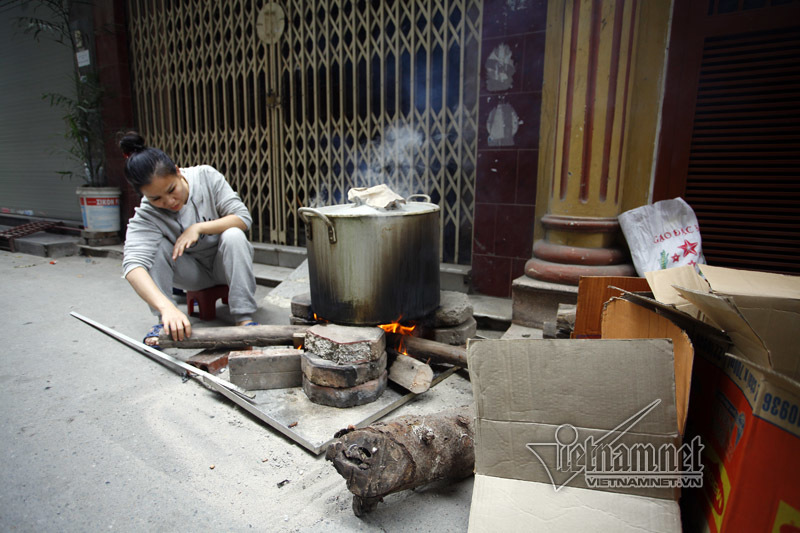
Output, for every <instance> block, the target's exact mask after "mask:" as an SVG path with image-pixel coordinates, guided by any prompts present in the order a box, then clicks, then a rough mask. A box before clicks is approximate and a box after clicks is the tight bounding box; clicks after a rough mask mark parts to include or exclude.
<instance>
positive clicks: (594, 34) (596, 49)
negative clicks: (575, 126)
mask: <svg viewBox="0 0 800 533" xmlns="http://www.w3.org/2000/svg"><path fill="white" fill-rule="evenodd" d="M602 7H603V2H602V0H594V1H593V2H592V20H591V25H592V30H591V33H590V35H589V71H588V73H587V76H586V103H585V105H584V120H583V157H582V159H583V161H582V167H581V188H580V195H579V198H580V199H581V202H585V201H587V200H588V199H589V177H590V176H589V173H590V169H591V164H592V137H593V134H594V111H595V109H594V108H595V105H594V104H595V99H596V97H597V56H598V55H599V53H600V23H601V22H602V12H601V9H602Z"/></svg>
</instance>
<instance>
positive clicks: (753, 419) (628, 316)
mask: <svg viewBox="0 0 800 533" xmlns="http://www.w3.org/2000/svg"><path fill="white" fill-rule="evenodd" d="M674 270H675V271H676V272H674V273H673V272H670V270H666V271H661V272H658V273H654V274H655V276H654V278H655V279H656V281H655V283H654V287H653V289H654V294H656V296H657V297H658V296H659V294H660V295H661V298H662V299H664V300H666V301H669V302H672V303H678V304H679V305H682V307H683V308H684V309H687V307H686V306H685V305H683V304H680V302H679V300H677V299H676V297H675V295H676V294H680V295H683V296H684V297H685V298H686V300H687V301H688V302H689V303H690V304H691V305H692V306H693V310H692V308H688V309H689V311H690V312H691V313H692V314H693V315H695V316H700V317H702V318H703V322H701V321H700V320H697V319H693V318H690V317H689V316H688V315H685V314H683V313H680V312H678V311H675V310H674V309H673V308H672V307H670V306H669V305H666V304H663V303H659V302H654V301H652V300H648V299H647V298H642V297H641V296H637V295H633V294H626V295H625V296H624V298H625V299H626V300H629V301H630V302H635V303H636V304H637V305H640V306H643V307H647V308H649V309H651V310H654V311H656V312H658V313H660V314H663V315H666V316H669V317H670V319H671V320H672V321H674V322H675V323H677V324H680V326H681V329H683V330H684V331H686V332H687V334H688V336H689V337H691V339H692V342H693V343H694V345H695V348H696V349H697V353H698V355H700V357H697V358H696V359H695V363H694V367H695V368H694V373H693V383H692V392H691V400H690V406H689V416H688V422H687V432H686V436H687V438H693V437H694V436H695V435H697V436H699V437H700V438H701V439H702V443H703V445H704V448H703V454H702V458H703V468H704V484H703V487H702V489H699V490H693V491H686V492H685V493H684V495H683V499H682V508H683V509H684V513H685V515H687V518H686V523H687V525H689V526H690V527H691V529H692V530H695V529H696V530H701V529H705V530H710V531H715V532H717V531H718V532H726V531H775V532H778V531H780V532H784V531H796V530H797V529H798V528H800V383H799V382H798V381H797V378H798V377H799V376H800V374H799V371H800V350H798V348H797V341H796V340H795V339H796V337H797V334H798V332H800V278H794V277H791V276H781V275H776V274H767V273H763V272H748V271H738V270H732V269H722V268H718V267H709V266H706V265H703V266H702V267H701V270H702V273H703V275H704V276H705V278H706V280H707V283H706V281H703V279H702V278H700V277H699V276H697V275H696V274H695V273H694V271H693V270H691V273H690V272H688V271H686V270H684V271H682V272H681V271H680V270H681V269H674ZM650 277H651V276H648V279H650ZM679 284H681V285H691V287H692V288H686V287H684V286H681V285H679ZM672 287H677V288H675V289H673V290H674V291H675V293H674V294H670V293H669V289H670V288H672ZM657 288H658V290H657ZM664 291H665V292H666V294H665V292H664ZM624 304H626V305H622V304H618V303H617V302H611V303H610V304H609V306H607V308H606V316H604V336H605V333H606V331H605V326H606V323H607V322H608V325H609V327H610V328H611V329H612V330H613V329H615V328H617V327H618V324H619V323H620V322H625V321H633V323H634V324H635V325H634V327H633V329H634V330H635V329H644V328H642V327H641V326H642V324H643V322H644V320H643V319H642V318H634V314H632V313H630V312H629V311H630V309H629V308H628V306H629V305H630V303H629V302H624ZM637 313H641V311H639V312H637ZM647 313H651V311H647ZM651 314H654V313H651ZM707 322H709V323H713V324H717V325H719V326H720V327H721V328H723V329H724V330H725V331H726V332H727V334H728V335H729V336H730V339H731V340H732V341H733V344H732V345H731V346H730V347H729V348H728V349H727V350H724V349H723V350H721V349H720V346H721V344H720V332H719V331H716V330H714V329H709V326H708V324H707Z"/></svg>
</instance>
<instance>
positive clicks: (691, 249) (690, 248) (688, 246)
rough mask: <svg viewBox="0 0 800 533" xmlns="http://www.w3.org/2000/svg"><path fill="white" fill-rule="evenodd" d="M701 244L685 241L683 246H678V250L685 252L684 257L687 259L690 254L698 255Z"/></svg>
mask: <svg viewBox="0 0 800 533" xmlns="http://www.w3.org/2000/svg"><path fill="white" fill-rule="evenodd" d="M698 244H699V243H696V242H689V241H687V240H686V239H684V240H683V244H681V245H680V246H678V249H680V250H683V257H686V256H687V255H689V254H694V255H697V245H698Z"/></svg>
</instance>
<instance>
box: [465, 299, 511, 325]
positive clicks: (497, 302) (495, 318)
mask: <svg viewBox="0 0 800 533" xmlns="http://www.w3.org/2000/svg"><path fill="white" fill-rule="evenodd" d="M467 297H468V298H469V301H470V303H472V315H473V316H474V317H475V320H476V321H477V322H478V328H479V329H485V330H494V331H505V330H507V329H508V327H509V326H510V325H511V311H512V305H511V298H497V297H494V296H486V295H484V294H468V295H467Z"/></svg>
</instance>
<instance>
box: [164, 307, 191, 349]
mask: <svg viewBox="0 0 800 533" xmlns="http://www.w3.org/2000/svg"><path fill="white" fill-rule="evenodd" d="M161 323H162V324H164V333H166V334H167V335H171V336H172V340H174V341H182V340H183V339H188V338H189V337H191V336H192V324H191V322H189V318H188V317H187V316H186V315H184V314H183V313H181V312H180V311H179V310H178V308H177V307H175V306H174V305H173V306H172V307H171V308H167V309H166V310H165V311H163V312H162V313H161Z"/></svg>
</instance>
